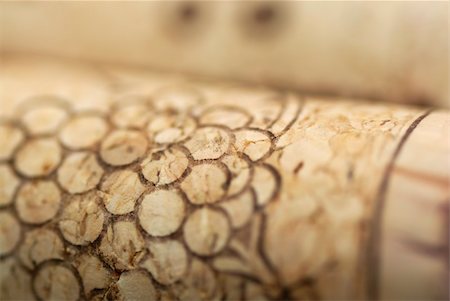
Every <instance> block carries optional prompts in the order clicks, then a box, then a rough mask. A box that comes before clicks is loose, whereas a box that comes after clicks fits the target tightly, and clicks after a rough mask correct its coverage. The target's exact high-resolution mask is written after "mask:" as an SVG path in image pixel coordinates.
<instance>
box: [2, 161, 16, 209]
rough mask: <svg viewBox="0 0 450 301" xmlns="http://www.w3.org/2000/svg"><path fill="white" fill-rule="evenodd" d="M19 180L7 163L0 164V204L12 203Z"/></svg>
mask: <svg viewBox="0 0 450 301" xmlns="http://www.w3.org/2000/svg"><path fill="white" fill-rule="evenodd" d="M19 184H20V180H19V178H17V176H16V175H15V174H14V173H13V171H12V170H11V168H10V167H9V166H8V165H5V164H0V206H6V205H9V204H11V203H12V201H13V196H14V193H15V192H16V189H17V186H19Z"/></svg>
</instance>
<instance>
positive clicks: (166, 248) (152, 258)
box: [141, 240, 188, 285]
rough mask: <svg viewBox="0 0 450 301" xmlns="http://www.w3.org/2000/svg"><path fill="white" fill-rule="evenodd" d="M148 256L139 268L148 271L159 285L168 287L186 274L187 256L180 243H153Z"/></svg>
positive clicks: (150, 245) (170, 241) (172, 241)
mask: <svg viewBox="0 0 450 301" xmlns="http://www.w3.org/2000/svg"><path fill="white" fill-rule="evenodd" d="M148 252H149V256H148V258H147V259H145V260H144V261H143V262H142V263H141V267H143V268H145V269H146V270H147V271H149V272H150V273H151V274H152V276H153V278H154V279H155V280H156V281H158V282H159V283H160V284H163V285H169V284H172V283H175V282H176V281H178V280H180V279H181V278H182V277H183V276H184V275H185V274H186V272H187V268H188V255H187V251H186V249H185V247H184V246H183V244H182V243H180V242H179V241H176V240H165V241H154V242H151V243H150V244H149V247H148Z"/></svg>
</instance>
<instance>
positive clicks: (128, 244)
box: [99, 221, 145, 270]
mask: <svg viewBox="0 0 450 301" xmlns="http://www.w3.org/2000/svg"><path fill="white" fill-rule="evenodd" d="M144 249H145V243H144V239H143V237H142V235H141V234H140V233H139V231H138V229H137V228H136V225H135V222H134V221H116V222H114V223H112V224H110V225H109V226H108V229H107V231H106V234H105V235H104V236H103V237H102V240H101V242H100V247H99V252H100V254H101V256H102V258H103V260H104V261H105V262H107V263H108V264H109V265H110V266H111V267H112V268H116V269H119V270H127V269H133V268H136V266H137V264H138V262H139V261H140V260H141V259H142V257H143V256H144V251H145V250H144Z"/></svg>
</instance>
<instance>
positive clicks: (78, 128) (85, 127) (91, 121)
mask: <svg viewBox="0 0 450 301" xmlns="http://www.w3.org/2000/svg"><path fill="white" fill-rule="evenodd" d="M107 131H108V124H107V123H106V121H105V120H104V119H103V118H101V117H99V116H89V115H85V116H83V115H81V116H76V117H74V118H73V119H71V120H70V121H69V122H67V123H66V124H65V125H64V127H63V128H62V130H61V132H60V133H59V139H60V140H61V142H62V144H64V145H65V146H67V147H68V148H71V149H81V148H88V147H92V146H94V145H95V144H96V143H98V142H99V141H100V139H102V138H103V136H105V134H106V132H107Z"/></svg>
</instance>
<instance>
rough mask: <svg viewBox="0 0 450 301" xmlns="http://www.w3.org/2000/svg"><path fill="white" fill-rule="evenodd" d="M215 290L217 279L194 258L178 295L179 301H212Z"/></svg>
mask: <svg viewBox="0 0 450 301" xmlns="http://www.w3.org/2000/svg"><path fill="white" fill-rule="evenodd" d="M216 289H217V279H216V276H215V275H214V272H213V270H212V269H211V268H210V267H209V266H208V265H207V264H206V263H204V262H203V261H201V260H199V259H196V258H194V259H193V260H192V262H191V265H190V269H189V273H188V274H187V275H186V277H185V278H184V279H183V285H182V288H181V289H180V291H179V293H178V295H179V296H180V300H212V299H214V298H213V297H214V293H215V292H216Z"/></svg>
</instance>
